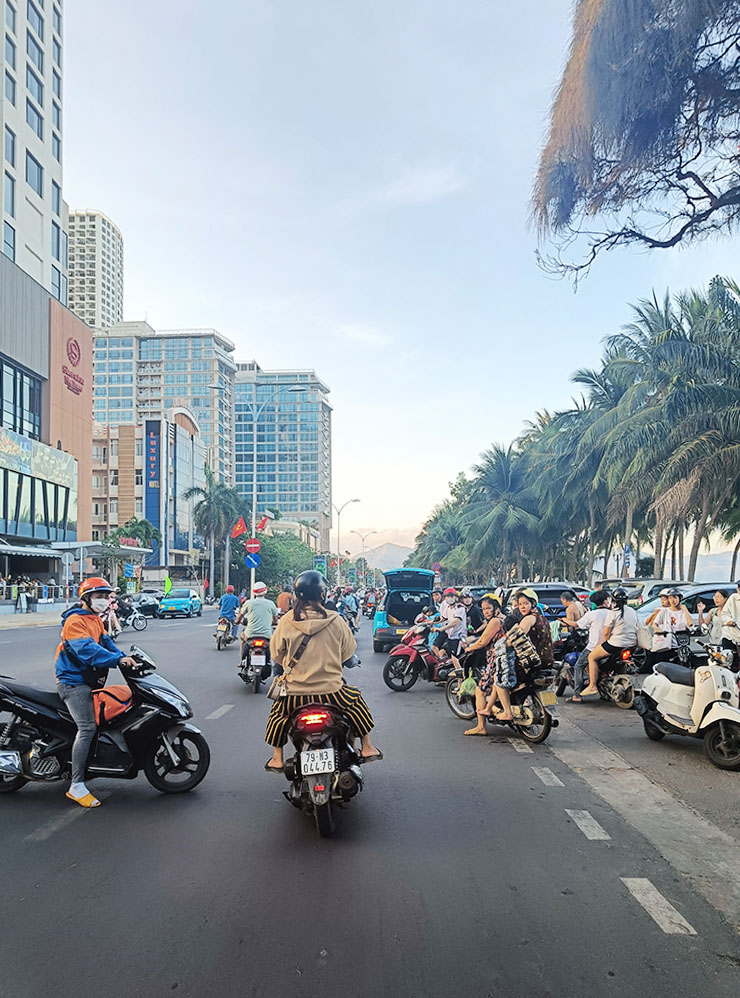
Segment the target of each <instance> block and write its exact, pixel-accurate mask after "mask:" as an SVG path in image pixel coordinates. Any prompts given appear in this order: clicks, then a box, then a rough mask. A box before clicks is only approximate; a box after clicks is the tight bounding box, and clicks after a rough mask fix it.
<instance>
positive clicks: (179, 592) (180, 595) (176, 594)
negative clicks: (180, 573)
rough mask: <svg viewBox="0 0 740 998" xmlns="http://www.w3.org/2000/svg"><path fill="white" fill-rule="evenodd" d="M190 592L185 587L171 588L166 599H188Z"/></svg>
mask: <svg viewBox="0 0 740 998" xmlns="http://www.w3.org/2000/svg"><path fill="white" fill-rule="evenodd" d="M189 596H190V592H189V591H188V590H187V589H171V590H170V593H169V596H168V599H188V597H189Z"/></svg>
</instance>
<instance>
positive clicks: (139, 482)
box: [134, 468, 144, 485]
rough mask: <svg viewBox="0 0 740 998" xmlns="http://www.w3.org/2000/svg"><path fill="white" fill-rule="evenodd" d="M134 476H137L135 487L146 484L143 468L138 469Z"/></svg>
mask: <svg viewBox="0 0 740 998" xmlns="http://www.w3.org/2000/svg"><path fill="white" fill-rule="evenodd" d="M134 474H135V476H136V477H135V479H134V484H135V485H143V484H144V471H143V469H142V468H137V469H136V471H135V473H134Z"/></svg>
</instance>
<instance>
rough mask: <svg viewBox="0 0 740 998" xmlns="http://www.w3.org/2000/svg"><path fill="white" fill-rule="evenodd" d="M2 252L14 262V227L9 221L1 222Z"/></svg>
mask: <svg viewBox="0 0 740 998" xmlns="http://www.w3.org/2000/svg"><path fill="white" fill-rule="evenodd" d="M3 253H4V254H5V255H6V256H7V257H8V258H9V259H11V260H12V261H13V263H15V229H14V228H13V226H12V225H11V224H10V222H3Z"/></svg>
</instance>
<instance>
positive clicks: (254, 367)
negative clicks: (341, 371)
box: [234, 361, 331, 551]
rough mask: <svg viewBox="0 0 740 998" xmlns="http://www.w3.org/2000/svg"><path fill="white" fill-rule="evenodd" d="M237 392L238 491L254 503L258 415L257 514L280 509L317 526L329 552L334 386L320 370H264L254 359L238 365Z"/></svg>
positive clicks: (235, 409) (235, 408)
mask: <svg viewBox="0 0 740 998" xmlns="http://www.w3.org/2000/svg"><path fill="white" fill-rule="evenodd" d="M295 388H301V389H303V390H302V391H295V390H291V389H295ZM234 392H235V394H234V418H235V442H236V452H235V453H236V465H235V467H236V480H235V484H236V487H237V489H238V490H239V492H240V493H241V494H242V495H244V496H245V497H246V498H247V499H249V501H250V502H251V498H252V487H253V475H254V463H253V457H254V450H253V448H254V436H253V434H254V428H255V414H256V415H257V441H256V443H257V504H258V505H257V512H258V515H261V514H262V513H263V512H264V511H266V510H271V511H275V510H276V509H278V510H279V511H280V513H281V515H283V516H285V517H286V518H288V519H292V520H306V521H308V522H309V523H312V524H315V525H316V527H317V528H318V530H319V538H320V545H321V549H322V550H324V551H328V550H329V529H330V527H331V406H330V405H329V402H328V398H327V396H328V394H329V388H328V387H327V385H325V384H324V382H323V381H321V379H320V378H318V377H317V375H316V372H315V371H306V370H281V371H263V370H262V368H260V366H259V364H257V363H256V362H254V361H252V362H251V363H248V364H238V365H237V373H236V383H235V385H234Z"/></svg>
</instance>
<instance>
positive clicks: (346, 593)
mask: <svg viewBox="0 0 740 998" xmlns="http://www.w3.org/2000/svg"><path fill="white" fill-rule="evenodd" d="M351 592H352V586H345V587H344V595H345V596H349V594H350V593H351Z"/></svg>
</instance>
